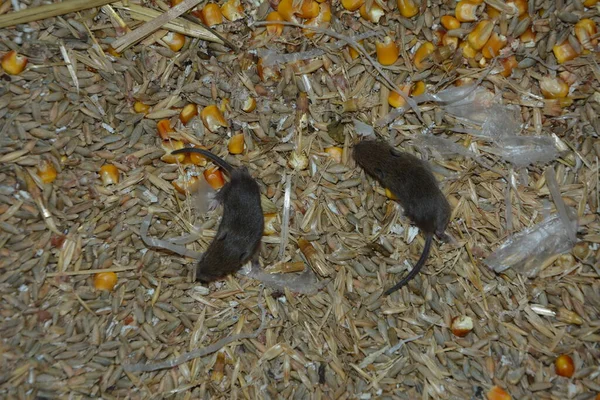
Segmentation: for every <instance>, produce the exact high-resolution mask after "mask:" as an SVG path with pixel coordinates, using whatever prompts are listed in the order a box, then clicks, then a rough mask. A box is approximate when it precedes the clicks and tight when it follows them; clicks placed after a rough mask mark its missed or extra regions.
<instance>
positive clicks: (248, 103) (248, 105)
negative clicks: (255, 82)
mask: <svg viewBox="0 0 600 400" xmlns="http://www.w3.org/2000/svg"><path fill="white" fill-rule="evenodd" d="M255 109H256V100H255V99H254V97H250V96H248V98H247V99H246V100H244V104H242V110H243V111H244V112H247V113H249V112H252V111H254V110H255Z"/></svg>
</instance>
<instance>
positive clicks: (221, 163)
mask: <svg viewBox="0 0 600 400" xmlns="http://www.w3.org/2000/svg"><path fill="white" fill-rule="evenodd" d="M182 153H197V154H200V155H203V156H204V157H206V158H208V159H209V160H210V161H212V162H213V163H215V164H216V165H217V166H219V167H220V168H222V169H223V170H225V172H227V174H228V175H230V176H231V171H233V167H232V166H231V165H230V164H229V163H228V162H227V161H225V160H223V159H222V158H221V157H219V156H218V155H216V154H214V153H212V152H210V151H208V150H204V149H199V148H197V147H185V148H183V149H179V150H175V151H172V152H171V154H182Z"/></svg>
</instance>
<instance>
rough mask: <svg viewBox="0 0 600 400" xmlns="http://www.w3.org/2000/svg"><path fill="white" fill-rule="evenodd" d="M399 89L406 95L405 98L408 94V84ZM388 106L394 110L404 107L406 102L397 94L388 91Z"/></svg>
mask: <svg viewBox="0 0 600 400" xmlns="http://www.w3.org/2000/svg"><path fill="white" fill-rule="evenodd" d="M400 89H401V90H402V92H403V93H406V95H407V96H408V95H409V94H410V84H407V85H404V86H402V87H401V88H400ZM388 104H389V105H390V106H391V107H394V108H399V107H404V106H405V105H406V100H404V98H403V97H402V96H400V94H399V93H397V92H395V91H393V90H390V94H389V96H388Z"/></svg>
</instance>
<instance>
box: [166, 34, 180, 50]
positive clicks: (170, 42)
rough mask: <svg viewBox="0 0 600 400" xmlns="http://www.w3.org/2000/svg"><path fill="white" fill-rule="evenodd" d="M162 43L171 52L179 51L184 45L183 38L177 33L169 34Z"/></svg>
mask: <svg viewBox="0 0 600 400" xmlns="http://www.w3.org/2000/svg"><path fill="white" fill-rule="evenodd" d="M162 40H163V42H165V43H166V44H167V46H169V48H170V49H171V50H173V51H179V50H181V48H182V47H183V45H184V44H185V36H184V35H182V34H181V33H179V32H169V33H167V34H166V35H165V36H163V38H162Z"/></svg>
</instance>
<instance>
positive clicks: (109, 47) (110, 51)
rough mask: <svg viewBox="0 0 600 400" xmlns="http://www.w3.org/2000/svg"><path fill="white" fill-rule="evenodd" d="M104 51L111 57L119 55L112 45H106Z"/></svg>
mask: <svg viewBox="0 0 600 400" xmlns="http://www.w3.org/2000/svg"><path fill="white" fill-rule="evenodd" d="M106 51H107V52H108V54H110V55H111V56H113V57H121V53H119V52H118V51H116V50H115V49H114V48H113V47H112V46H108V49H107V50H106Z"/></svg>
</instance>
